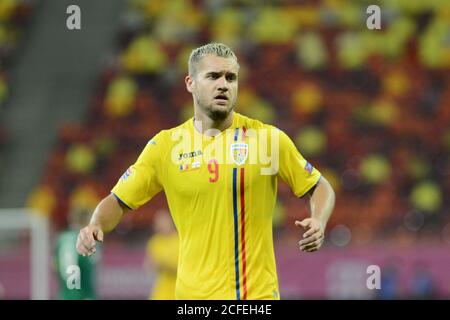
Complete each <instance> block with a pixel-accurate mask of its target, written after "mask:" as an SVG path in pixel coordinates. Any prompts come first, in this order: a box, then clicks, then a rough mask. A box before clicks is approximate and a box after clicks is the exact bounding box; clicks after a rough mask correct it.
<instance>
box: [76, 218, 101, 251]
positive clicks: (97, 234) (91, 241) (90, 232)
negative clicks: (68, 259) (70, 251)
mask: <svg viewBox="0 0 450 320" xmlns="http://www.w3.org/2000/svg"><path fill="white" fill-rule="evenodd" d="M96 241H99V242H103V231H102V230H101V229H100V228H99V227H98V226H95V225H88V226H87V227H84V228H83V229H81V230H80V233H79V234H78V238H77V251H78V253H79V254H81V255H82V256H83V257H86V256H90V255H92V254H94V253H95V251H96V249H95V245H96Z"/></svg>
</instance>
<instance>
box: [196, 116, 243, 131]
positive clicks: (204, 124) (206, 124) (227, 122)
mask: <svg viewBox="0 0 450 320" xmlns="http://www.w3.org/2000/svg"><path fill="white" fill-rule="evenodd" d="M233 117H234V111H231V112H230V114H229V115H228V116H227V117H226V118H225V119H223V120H213V119H211V118H210V117H208V116H207V115H206V114H202V113H200V112H196V113H195V116H194V128H195V129H196V130H197V131H198V132H200V133H202V134H207V133H208V132H207V131H208V130H211V129H216V130H219V131H224V130H226V129H228V128H229V127H230V126H231V124H232V123H233Z"/></svg>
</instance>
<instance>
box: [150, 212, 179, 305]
mask: <svg viewBox="0 0 450 320" xmlns="http://www.w3.org/2000/svg"><path fill="white" fill-rule="evenodd" d="M178 247H179V245H178V234H177V231H176V229H175V226H174V225H173V222H172V218H171V216H170V213H169V212H168V211H166V210H160V211H158V212H157V213H156V214H155V217H154V235H153V236H152V237H151V238H150V239H149V240H148V242H147V257H146V263H145V264H146V266H147V267H148V268H149V269H150V270H151V271H152V272H153V273H154V274H155V281H154V285H153V288H152V290H151V293H150V296H149V299H151V300H174V299H175V283H176V280H177V268H178Z"/></svg>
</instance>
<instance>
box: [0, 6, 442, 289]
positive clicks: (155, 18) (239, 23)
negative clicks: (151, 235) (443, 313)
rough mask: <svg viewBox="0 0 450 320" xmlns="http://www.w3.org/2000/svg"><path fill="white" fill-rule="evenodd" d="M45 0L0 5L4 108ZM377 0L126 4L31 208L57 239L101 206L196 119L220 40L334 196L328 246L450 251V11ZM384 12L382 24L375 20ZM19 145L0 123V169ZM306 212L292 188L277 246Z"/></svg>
mask: <svg viewBox="0 0 450 320" xmlns="http://www.w3.org/2000/svg"><path fill="white" fill-rule="evenodd" d="M36 2H38V1H33V2H31V1H24V0H2V1H0V61H1V63H0V108H8V107H9V106H8V92H9V91H10V88H11V87H13V86H14V83H13V82H12V83H10V82H9V81H8V70H9V69H8V68H9V66H10V62H11V61H13V60H14V59H13V58H14V56H15V54H16V53H17V50H20V46H19V43H20V41H21V37H20V35H21V33H22V32H24V31H26V27H29V28H32V24H29V25H26V24H25V27H24V23H25V22H26V21H27V19H28V17H29V16H30V14H31V13H32V10H31V9H32V7H33V6H32V3H36ZM372 2H374V3H372ZM372 2H371V1H344V0H324V1H315V0H302V1H290V0H279V1H266V2H264V1H252V0H231V1H223V0H213V1H201V0H189V1H188V0H171V1H163V0H128V1H123V3H124V4H123V8H122V11H121V13H120V18H119V20H118V25H119V27H118V28H116V29H115V30H117V31H115V32H116V33H115V35H114V38H115V41H114V45H113V47H112V48H111V49H110V52H109V54H108V55H107V57H104V60H103V62H102V67H101V69H100V72H99V74H97V75H96V76H97V79H96V80H95V85H94V89H92V93H91V95H90V98H89V102H88V103H87V104H86V105H84V106H79V107H80V108H82V109H83V110H84V116H83V117H82V119H81V120H80V121H72V122H66V123H61V124H60V125H59V126H58V130H57V131H56V132H55V139H54V143H53V145H52V148H51V149H49V150H45V152H47V161H46V163H45V165H44V167H43V168H42V170H41V172H42V174H41V177H40V179H39V181H37V183H35V184H34V185H32V186H30V190H31V192H29V193H28V194H27V196H26V201H25V202H24V204H23V205H25V206H27V207H31V208H34V209H37V210H39V211H40V212H42V213H43V214H45V215H47V216H48V217H50V219H51V222H52V226H53V228H54V230H55V231H58V230H62V229H64V228H66V227H67V215H68V212H70V211H71V210H73V209H74V208H83V209H87V210H91V211H92V210H93V209H94V207H95V206H96V204H97V203H98V201H99V200H100V199H101V198H102V197H104V196H105V195H107V194H108V193H109V191H110V189H111V188H112V186H113V185H114V184H115V183H116V181H117V179H118V178H119V177H120V176H121V175H122V173H123V172H124V171H125V170H126V168H127V167H128V166H129V165H130V164H131V163H133V162H134V161H135V159H136V157H137V156H138V154H139V153H140V151H141V150H142V148H143V147H144V146H145V144H146V143H147V141H148V140H149V139H150V138H151V137H152V136H153V135H155V134H156V133H158V132H159V131H160V130H162V129H166V128H170V127H173V126H175V125H177V124H178V123H180V122H182V121H185V120H186V119H188V118H189V117H191V116H192V115H193V108H192V97H191V96H190V95H189V93H188V92H187V91H186V90H185V85H184V76H185V75H186V73H187V59H188V57H189V54H190V52H191V50H192V49H193V48H195V47H197V46H198V45H201V44H204V43H207V42H210V41H216V42H223V43H225V44H227V45H229V46H230V47H232V48H233V49H234V51H235V52H236V54H237V55H238V59H239V63H240V65H241V70H240V74H239V95H238V101H237V108H236V110H237V111H238V112H240V113H242V114H244V115H248V116H250V117H254V118H256V119H259V120H261V121H263V122H266V123H271V124H274V125H276V126H277V127H279V128H280V129H282V130H284V131H285V132H286V133H287V134H288V135H289V136H290V137H291V138H292V139H293V140H294V142H295V143H296V145H297V147H298V148H299V150H300V151H301V153H302V154H303V155H304V157H305V158H307V159H308V160H309V161H310V162H311V163H312V164H313V165H314V166H316V167H317V168H318V169H319V170H320V171H321V172H322V173H323V174H324V175H325V176H326V177H327V179H328V180H329V181H330V182H331V184H332V185H333V187H334V189H335V190H336V195H337V202H336V208H335V211H334V214H333V216H332V218H331V220H330V222H329V225H328V232H329V233H328V237H327V241H326V244H325V245H326V247H364V246H370V245H373V244H374V243H377V244H382V245H390V246H405V247H408V246H415V245H419V244H426V245H436V246H440V245H445V244H448V243H449V242H450V199H449V197H448V195H449V194H450V161H449V160H450V77H449V70H450V3H449V2H448V1H446V0H433V1H420V0H410V1H403V0H391V1H387V0H385V1H372ZM375 3H376V4H378V5H379V6H380V8H381V26H382V29H381V30H369V29H368V28H367V27H366V19H367V17H368V14H367V13H366V8H367V6H368V5H370V4H375ZM82 9H83V8H82ZM18 48H19V49H18ZM13 62H14V61H13ZM13 89H14V88H13ZM1 112H2V110H0V114H1ZM42 130H45V127H42ZM9 143H10V141H8V130H7V126H6V125H5V124H3V123H2V122H0V164H1V159H2V153H3V152H8V151H7V147H8V144H9ZM2 174H3V175H6V174H8V172H7V171H0V179H1V178H2ZM0 206H1V204H0ZM164 208H166V202H165V198H164V195H161V194H160V195H158V196H157V197H156V198H155V199H153V200H152V201H151V202H150V203H149V204H147V205H145V206H143V207H142V208H140V209H139V210H137V213H133V214H131V215H128V216H127V217H126V218H125V220H124V222H123V224H122V225H121V227H120V237H125V238H127V239H130V238H133V237H140V235H142V236H143V237H145V236H147V235H148V231H149V228H151V224H152V220H153V217H154V215H155V213H156V212H157V211H158V210H161V209H164ZM307 214H308V208H307V202H305V201H299V200H298V199H296V198H295V197H294V196H293V195H292V193H291V192H290V190H289V188H287V186H286V185H283V184H281V185H280V190H279V202H278V205H277V209H276V212H275V217H274V224H275V231H276V235H277V237H279V238H280V239H281V238H284V237H287V238H289V237H291V236H293V237H297V229H296V228H295V227H294V224H293V221H294V220H295V219H297V218H299V217H301V216H306V215H307ZM280 241H281V240H280ZM294 243H295V242H294ZM449 288H450V283H449Z"/></svg>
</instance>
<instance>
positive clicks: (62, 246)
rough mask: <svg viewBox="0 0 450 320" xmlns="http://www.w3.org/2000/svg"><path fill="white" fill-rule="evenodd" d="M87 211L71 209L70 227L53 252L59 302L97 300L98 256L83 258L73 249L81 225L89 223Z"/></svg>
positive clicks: (60, 237) (60, 235)
mask: <svg viewBox="0 0 450 320" xmlns="http://www.w3.org/2000/svg"><path fill="white" fill-rule="evenodd" d="M89 217H90V211H89V210H86V209H73V210H72V211H71V212H70V215H69V220H70V221H69V228H68V229H67V230H65V231H63V232H62V233H60V234H59V236H58V239H57V242H56V250H55V269H56V270H55V271H56V274H57V278H58V297H57V299H62V300H82V299H96V297H97V292H96V283H95V282H96V275H95V270H96V265H97V263H98V260H99V255H95V256H91V257H83V256H81V255H79V254H78V253H77V251H76V249H75V244H76V242H77V236H78V231H79V228H80V226H82V225H84V224H86V222H87V221H89Z"/></svg>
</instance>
